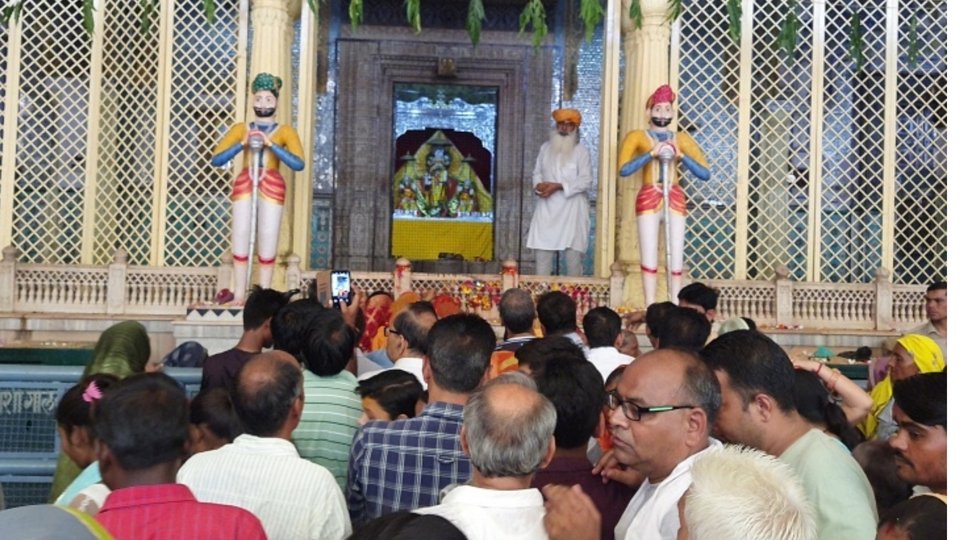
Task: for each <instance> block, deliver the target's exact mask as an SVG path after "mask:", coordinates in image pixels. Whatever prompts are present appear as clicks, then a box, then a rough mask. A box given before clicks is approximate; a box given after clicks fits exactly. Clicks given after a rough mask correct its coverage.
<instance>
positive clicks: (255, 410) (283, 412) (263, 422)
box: [232, 351, 303, 437]
mask: <svg viewBox="0 0 960 540" xmlns="http://www.w3.org/2000/svg"><path fill="white" fill-rule="evenodd" d="M302 394H303V372H302V371H301V369H300V364H299V363H298V362H297V360H296V359H295V358H294V357H293V356H292V355H290V354H289V353H286V352H283V351H269V352H265V353H261V354H258V355H255V356H254V357H253V358H251V359H250V361H249V362H247V363H246V364H244V366H243V368H242V369H241V370H240V373H239V374H237V380H236V382H235V385H234V388H233V396H232V397H233V404H234V407H235V408H236V410H237V416H239V417H240V421H241V422H242V423H243V427H244V432H245V433H249V434H251V435H256V436H258V437H273V436H277V435H278V434H279V433H280V432H281V430H282V429H283V428H284V425H285V424H286V422H287V420H288V418H289V417H290V413H291V410H292V409H293V407H294V404H295V402H296V401H297V398H299V397H300V396H301V395H302Z"/></svg>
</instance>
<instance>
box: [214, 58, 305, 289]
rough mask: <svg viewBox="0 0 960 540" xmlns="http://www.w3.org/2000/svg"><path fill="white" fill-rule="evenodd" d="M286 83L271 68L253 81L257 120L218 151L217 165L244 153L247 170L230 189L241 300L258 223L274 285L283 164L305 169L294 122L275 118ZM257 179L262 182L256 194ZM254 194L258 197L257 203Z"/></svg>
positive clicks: (262, 258)
mask: <svg viewBox="0 0 960 540" xmlns="http://www.w3.org/2000/svg"><path fill="white" fill-rule="evenodd" d="M282 84H283V83H282V81H281V80H280V78H279V77H275V76H273V75H271V74H269V73H259V74H257V76H256V77H255V78H254V80H253V84H252V85H251V92H252V93H253V113H254V117H255V118H254V120H253V121H252V122H250V123H247V124H244V123H239V124H235V125H233V126H232V127H231V128H230V130H229V131H227V134H226V135H225V136H224V137H223V140H221V141H220V144H218V145H217V147H216V148H215V149H214V151H213V164H214V165H215V166H217V167H220V166H224V165H227V164H228V163H229V162H230V160H231V159H233V157H234V156H236V155H237V154H239V153H241V152H243V171H242V172H241V173H240V175H239V176H237V178H236V180H234V183H233V191H232V192H231V193H230V200H231V201H233V235H232V240H233V267H234V283H233V285H234V286H233V293H234V297H235V298H236V299H237V300H241V301H242V300H243V299H244V298H245V297H246V291H247V287H248V286H249V284H248V283H247V269H248V264H250V256H251V253H250V252H251V251H252V244H253V243H252V242H251V230H252V228H253V227H256V229H255V230H256V245H257V260H258V262H259V263H260V286H261V287H265V288H266V287H270V282H271V280H272V279H273V268H274V263H275V262H276V258H277V244H278V242H279V239H280V218H281V217H282V215H283V201H284V198H285V195H286V189H287V187H286V182H284V180H283V177H282V176H280V170H279V168H280V163H283V164H284V165H286V166H287V167H289V168H290V169H292V170H294V171H300V170H303V145H302V144H301V143H300V137H299V136H298V135H297V132H296V131H295V130H294V129H293V128H292V127H290V126H288V125H286V124H278V123H277V121H276V112H277V97H278V96H279V94H280V87H281V85H282ZM254 176H256V178H254ZM255 184H256V185H257V186H258V187H257V194H256V197H254V187H253V186H254V185H255ZM254 199H256V200H257V204H256V208H254V206H253V200H254ZM254 216H255V217H254ZM254 220H256V223H254Z"/></svg>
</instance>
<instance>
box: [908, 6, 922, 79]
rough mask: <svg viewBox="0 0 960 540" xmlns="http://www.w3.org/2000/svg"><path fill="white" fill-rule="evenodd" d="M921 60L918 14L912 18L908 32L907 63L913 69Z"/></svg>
mask: <svg viewBox="0 0 960 540" xmlns="http://www.w3.org/2000/svg"><path fill="white" fill-rule="evenodd" d="M918 58H920V45H919V43H918V38H917V14H916V13H914V14H913V16H912V17H910V29H909V30H908V31H907V62H908V65H909V66H910V67H911V68H915V67H917V59H918Z"/></svg>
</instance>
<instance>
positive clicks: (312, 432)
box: [293, 370, 363, 490]
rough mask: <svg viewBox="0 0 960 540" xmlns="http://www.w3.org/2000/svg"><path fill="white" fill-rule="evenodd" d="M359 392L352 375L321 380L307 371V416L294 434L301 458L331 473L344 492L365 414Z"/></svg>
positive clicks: (303, 417) (343, 373)
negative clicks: (351, 446) (353, 451)
mask: <svg viewBox="0 0 960 540" xmlns="http://www.w3.org/2000/svg"><path fill="white" fill-rule="evenodd" d="M356 389H357V378H356V377H355V376H354V375H353V374H352V373H350V372H348V371H341V372H340V373H338V374H337V375H333V376H330V377H318V376H317V375H314V374H313V373H311V372H310V371H309V370H304V372H303V393H304V405H303V415H302V416H301V418H300V425H299V426H297V429H296V430H295V431H294V432H293V444H295V445H296V447H297V451H298V452H299V453H300V457H302V458H304V459H309V460H310V461H312V462H314V463H316V464H318V465H321V466H323V467H324V468H326V469H327V470H328V471H330V472H331V473H332V474H333V476H334V477H335V478H336V479H337V483H338V484H339V485H340V489H341V490H342V489H345V487H346V485H347V469H348V468H349V466H350V445H351V443H352V442H353V435H354V433H356V431H357V419H359V418H360V415H361V414H362V413H363V409H362V408H361V406H360V396H359V395H358V394H357V392H356Z"/></svg>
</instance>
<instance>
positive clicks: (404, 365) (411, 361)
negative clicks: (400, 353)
mask: <svg viewBox="0 0 960 540" xmlns="http://www.w3.org/2000/svg"><path fill="white" fill-rule="evenodd" d="M391 369H400V370H403V371H406V372H407V373H412V374H413V375H414V376H416V377H417V380H418V381H420V384H421V385H423V389H424V390H426V389H427V381H425V380H423V358H415V357H412V356H408V357H405V358H399V359H397V361H396V362H394V364H393V367H392V368H387V369H378V370H376V371H368V372H366V373H364V374H363V375H361V376H359V377H357V380H358V381H365V380H367V379H369V378H370V377H373V376H374V375H379V374H381V373H383V372H384V371H389V370H391Z"/></svg>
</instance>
